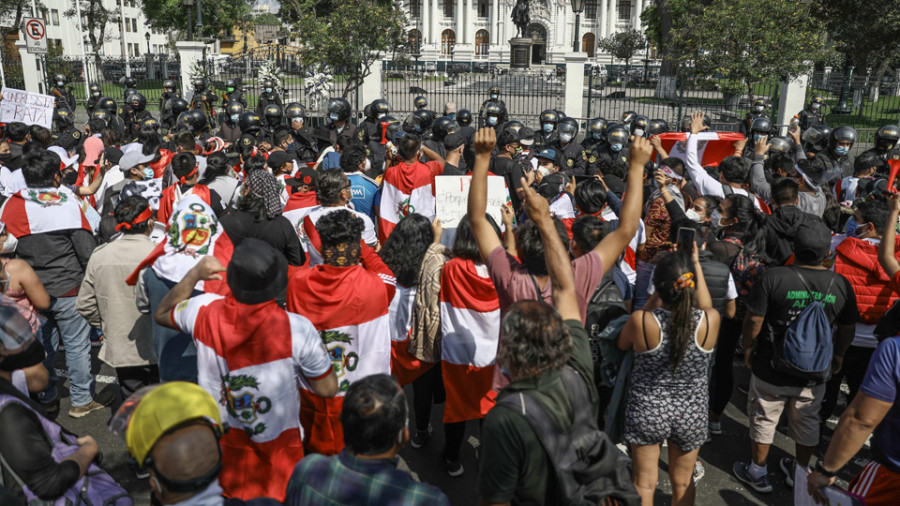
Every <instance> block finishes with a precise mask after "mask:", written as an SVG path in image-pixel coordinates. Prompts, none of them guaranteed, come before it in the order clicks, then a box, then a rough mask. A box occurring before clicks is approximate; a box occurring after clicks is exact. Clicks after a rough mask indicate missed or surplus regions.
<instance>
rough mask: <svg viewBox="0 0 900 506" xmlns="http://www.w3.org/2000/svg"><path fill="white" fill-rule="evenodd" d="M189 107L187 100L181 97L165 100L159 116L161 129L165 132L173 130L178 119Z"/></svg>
mask: <svg viewBox="0 0 900 506" xmlns="http://www.w3.org/2000/svg"><path fill="white" fill-rule="evenodd" d="M189 107H190V106H189V105H188V103H187V100H185V99H183V98H181V97H172V98H170V99H168V100H166V102H165V108H164V109H163V111H162V113H161V114H160V116H159V119H160V123H161V124H162V126H163V128H165V129H166V131H168V130H172V129H173V128H175V124H176V123H177V121H178V117H179V116H181V115H182V114H183V113H185V112H187V110H188V108H189Z"/></svg>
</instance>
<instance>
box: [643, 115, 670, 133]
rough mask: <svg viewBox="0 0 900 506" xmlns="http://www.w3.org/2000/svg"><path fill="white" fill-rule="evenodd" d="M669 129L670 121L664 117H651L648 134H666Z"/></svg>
mask: <svg viewBox="0 0 900 506" xmlns="http://www.w3.org/2000/svg"><path fill="white" fill-rule="evenodd" d="M668 131H669V122H668V121H666V120H664V119H651V120H650V123H648V124H647V136H648V137H653V136H654V135H659V134H664V133H666V132H668Z"/></svg>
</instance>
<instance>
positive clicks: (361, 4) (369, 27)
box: [282, 0, 407, 97]
mask: <svg viewBox="0 0 900 506" xmlns="http://www.w3.org/2000/svg"><path fill="white" fill-rule="evenodd" d="M282 8H284V7H282ZM405 26H406V16H405V14H404V13H403V11H402V10H401V9H400V7H399V6H398V5H397V4H395V3H390V4H387V5H382V4H379V3H375V2H372V1H370V0H345V1H343V2H341V3H338V4H336V5H335V7H334V10H333V11H331V12H329V13H328V14H327V15H318V14H316V12H315V11H314V10H312V9H311V10H310V11H308V12H306V13H305V14H303V15H301V17H300V20H299V21H298V22H297V25H296V29H297V32H298V35H299V38H300V43H301V48H300V57H301V60H302V61H303V64H304V65H307V66H312V67H317V68H318V69H320V70H321V69H323V68H325V67H328V68H330V69H331V71H332V73H334V74H344V75H346V77H347V80H346V84H345V86H344V91H343V96H344V97H346V96H347V95H348V94H349V93H350V92H351V91H353V90H355V89H357V88H359V87H360V86H361V85H362V81H363V79H364V78H365V77H366V76H368V75H369V74H371V73H372V70H371V67H372V64H374V63H375V62H376V61H377V60H378V59H379V58H380V57H381V56H383V55H385V54H388V53H393V52H396V51H398V49H400V48H402V47H404V46H405V44H406V43H407V40H406V33H405Z"/></svg>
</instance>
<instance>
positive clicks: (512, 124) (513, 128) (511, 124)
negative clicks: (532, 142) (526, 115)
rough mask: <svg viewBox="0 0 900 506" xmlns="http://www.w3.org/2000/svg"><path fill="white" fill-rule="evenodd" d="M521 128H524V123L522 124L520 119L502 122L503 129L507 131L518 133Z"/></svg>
mask: <svg viewBox="0 0 900 506" xmlns="http://www.w3.org/2000/svg"><path fill="white" fill-rule="evenodd" d="M523 128H525V125H523V124H522V122H521V121H516V120H512V121H507V122H506V123H504V124H503V130H505V131H507V132H515V133H519V132H521V131H522V129H523Z"/></svg>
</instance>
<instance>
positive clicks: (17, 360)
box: [0, 340, 45, 372]
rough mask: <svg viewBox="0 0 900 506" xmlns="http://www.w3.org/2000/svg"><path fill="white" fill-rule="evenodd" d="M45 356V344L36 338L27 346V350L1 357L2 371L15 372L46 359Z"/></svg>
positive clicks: (0, 366)
mask: <svg viewBox="0 0 900 506" xmlns="http://www.w3.org/2000/svg"><path fill="white" fill-rule="evenodd" d="M44 357H45V353H44V346H43V345H42V344H41V343H40V342H38V341H37V340H35V341H32V342H31V344H29V345H28V348H25V351H23V352H21V353H16V354H15V355H9V356H6V357H2V358H0V371H6V372H13V371H17V370H19V369H25V368H26V367H31V366H33V365H38V364H40V363H41V362H43V361H44Z"/></svg>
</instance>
